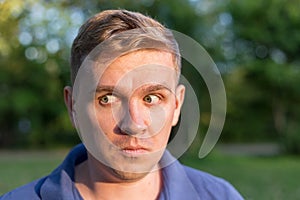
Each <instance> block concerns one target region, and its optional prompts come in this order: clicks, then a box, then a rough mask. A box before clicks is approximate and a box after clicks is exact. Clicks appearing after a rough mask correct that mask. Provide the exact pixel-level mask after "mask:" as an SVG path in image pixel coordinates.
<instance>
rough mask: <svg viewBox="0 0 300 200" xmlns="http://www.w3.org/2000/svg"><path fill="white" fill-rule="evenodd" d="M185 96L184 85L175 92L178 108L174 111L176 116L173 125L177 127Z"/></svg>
mask: <svg viewBox="0 0 300 200" xmlns="http://www.w3.org/2000/svg"><path fill="white" fill-rule="evenodd" d="M184 95H185V87H184V85H178V86H177V88H176V91H175V97H176V107H175V110H174V115H173V121H172V125H173V126H175V125H176V124H177V122H178V119H179V116H180V111H181V106H182V104H183V101H184Z"/></svg>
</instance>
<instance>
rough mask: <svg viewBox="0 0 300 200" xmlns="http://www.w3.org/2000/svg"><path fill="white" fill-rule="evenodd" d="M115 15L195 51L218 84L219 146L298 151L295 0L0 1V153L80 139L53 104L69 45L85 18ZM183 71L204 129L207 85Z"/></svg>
mask: <svg viewBox="0 0 300 200" xmlns="http://www.w3.org/2000/svg"><path fill="white" fill-rule="evenodd" d="M116 8H124V9H129V10H133V11H140V12H142V13H146V14H148V15H150V16H152V17H154V18H156V19H157V20H159V21H160V22H162V23H163V24H165V25H166V26H167V27H168V28H170V29H174V30H177V31H180V32H183V33H185V34H186V35H189V36H191V37H193V38H194V39H196V40H197V41H199V42H200V44H203V46H204V47H205V48H206V49H207V51H208V52H209V53H210V54H211V56H212V58H213V59H214V60H215V62H216V64H217V66H218V67H219V69H220V71H221V73H222V75H223V77H224V81H225V87H226V92H227V97H228V109H227V110H228V115H227V120H226V124H225V127H224V133H223V134H222V140H223V141H227V142H236V141H239V142H240V141H241V142H246V141H247V142H249V141H262V140H268V141H270V140H271V141H278V142H281V144H282V147H283V149H285V150H286V151H287V152H292V153H299V149H298V148H297V147H298V146H299V145H298V144H299V142H300V138H299V137H298V135H299V130H300V125H299V123H297V122H298V121H299V119H300V114H299V113H300V110H299V106H298V105H299V99H300V92H299V90H300V89H299V87H298V85H299V84H300V83H299V80H300V78H299V71H300V68H299V63H300V59H299V57H298V54H299V52H300V34H299V33H298V32H299V30H300V20H299V18H300V14H299V11H298V10H299V1H298V0H290V1H284V0H267V1H252V0H244V1H239V0H228V1H220V0H201V1H191V0H178V1H173V0H164V1H153V0H142V1H131V0H118V1H106V0H100V1H96V0H90V1H79V0H75V1H61V2H60V1H56V0H53V1H51V0H50V1H38V0H29V1H21V0H10V1H8V0H4V1H0V66H1V67H0V147H16V146H31V147H39V146H43V147H45V146H53V145H62V144H74V143H77V142H79V138H78V136H77V135H76V133H75V130H74V129H73V128H72V126H71V123H70V122H69V119H68V115H67V113H66V109H65V107H64V104H63V98H62V90H63V87H64V85H66V84H68V83H69V62H68V60H69V51H70V46H71V43H72V40H73V38H74V36H75V35H76V33H77V30H78V28H79V26H80V25H81V24H82V23H83V22H84V20H86V19H87V17H89V16H91V15H92V14H93V13H97V12H99V11H101V10H105V9H116ZM183 73H184V75H185V77H186V78H187V79H188V80H189V81H190V82H191V84H192V86H193V87H194V89H195V91H196V94H197V96H198V97H199V100H200V110H201V125H202V126H201V130H200V131H201V132H202V131H203V132H205V129H206V127H207V126H208V125H209V122H210V100H209V96H208V93H207V89H206V86H205V84H204V82H203V80H202V79H201V77H200V76H199V75H197V76H195V74H196V73H195V72H194V71H193V69H192V67H191V66H190V65H189V64H188V63H184V67H183ZM200 136H201V137H202V135H200ZM196 145H197V146H198V145H199V141H198V142H197V144H196Z"/></svg>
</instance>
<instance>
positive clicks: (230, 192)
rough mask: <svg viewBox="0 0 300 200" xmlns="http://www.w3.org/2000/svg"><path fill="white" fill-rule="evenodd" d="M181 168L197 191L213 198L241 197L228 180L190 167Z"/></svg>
mask: <svg viewBox="0 0 300 200" xmlns="http://www.w3.org/2000/svg"><path fill="white" fill-rule="evenodd" d="M183 168H184V170H185V173H186V175H187V177H188V178H189V180H190V182H191V183H192V184H193V187H194V188H195V189H196V190H197V192H198V193H202V194H203V193H206V194H207V195H208V196H210V197H213V198H215V199H234V200H235V199H243V198H242V196H241V195H240V194H239V193H238V192H237V190H236V189H235V188H234V187H233V186H232V185H231V184H230V183H229V182H228V181H226V180H224V179H222V178H219V177H216V176H214V175H211V174H209V173H206V172H203V171H200V170H196V169H194V168H191V167H187V166H183Z"/></svg>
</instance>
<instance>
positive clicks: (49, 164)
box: [0, 151, 67, 195]
mask: <svg viewBox="0 0 300 200" xmlns="http://www.w3.org/2000/svg"><path fill="white" fill-rule="evenodd" d="M66 154H67V152H66V151H51V152H49V151H39V152H37V151H25V152H22V151H4V152H3V151H0V195H1V194H3V193H6V192H8V191H10V190H12V189H14V188H16V187H19V186H21V185H24V184H26V183H28V182H30V181H33V180H35V179H37V178H40V177H43V176H45V175H47V174H49V173H50V172H51V171H52V170H53V169H54V168H56V167H57V166H58V165H59V163H60V162H61V161H62V160H63V158H64V157H65V155H66Z"/></svg>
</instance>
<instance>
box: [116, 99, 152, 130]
mask: <svg viewBox="0 0 300 200" xmlns="http://www.w3.org/2000/svg"><path fill="white" fill-rule="evenodd" d="M148 116H149V111H148V110H147V109H146V108H145V107H144V106H143V105H142V104H141V103H139V102H138V101H136V100H131V101H129V102H128V104H127V106H125V108H124V115H123V118H122V119H121V120H120V123H119V128H120V129H121V130H122V132H124V133H126V134H129V135H140V134H143V133H145V131H146V129H147V127H148V125H149V117H148Z"/></svg>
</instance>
